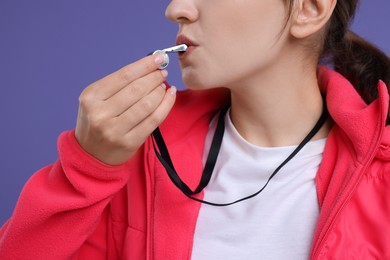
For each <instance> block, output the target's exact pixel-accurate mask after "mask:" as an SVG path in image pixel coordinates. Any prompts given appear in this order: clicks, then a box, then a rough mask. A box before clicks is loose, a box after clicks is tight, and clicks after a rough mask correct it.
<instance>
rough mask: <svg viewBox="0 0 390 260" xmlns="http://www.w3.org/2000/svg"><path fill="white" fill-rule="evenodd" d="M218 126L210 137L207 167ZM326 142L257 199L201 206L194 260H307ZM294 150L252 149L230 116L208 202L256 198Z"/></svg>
mask: <svg viewBox="0 0 390 260" xmlns="http://www.w3.org/2000/svg"><path fill="white" fill-rule="evenodd" d="M216 121H217V118H215V119H214V120H213V122H212V123H211V126H210V131H209V133H208V135H207V139H206V145H205V152H204V161H205V159H206V158H207V154H208V150H209V147H210V144H211V140H212V137H213V135H214V129H215V125H216V123H217V122H216ZM325 141H326V140H325V139H321V140H316V141H311V142H309V143H308V144H306V146H305V147H304V148H303V149H302V150H301V151H300V152H299V153H298V154H297V155H296V156H295V157H294V158H293V159H292V160H291V161H290V162H288V163H287V164H286V165H285V166H284V167H283V168H282V169H281V170H280V171H279V172H278V174H277V175H276V176H275V177H274V178H273V179H272V180H271V182H270V183H269V184H268V186H267V187H266V188H265V189H264V190H263V192H262V193H260V194H259V195H258V196H256V197H254V198H251V199H249V200H246V201H243V202H239V203H238V204H234V205H231V206H227V207H215V206H210V205H206V204H202V206H201V209H200V212H199V217H198V220H197V224H196V230H195V236H194V244H193V251H192V260H208V259H213V260H216V259H223V260H230V259H234V260H242V259H245V260H248V259H277V260H281V259H289V260H290V259H308V258H309V253H310V249H311V243H312V238H313V234H314V229H315V226H316V222H317V218H318V214H319V205H318V200H317V193H316V187H315V180H314V179H315V175H316V173H317V170H318V167H319V165H320V162H321V160H322V154H323V150H324V146H325ZM295 148H296V146H287V147H274V148H268V147H258V146H255V145H252V144H250V143H248V142H247V141H246V140H244V139H243V138H242V136H240V134H239V133H238V132H237V130H236V129H235V127H234V125H233V124H232V122H231V120H230V117H229V112H228V113H227V114H226V116H225V135H224V138H223V141H222V145H221V150H220V153H219V156H218V160H217V162H216V165H215V168H214V172H213V176H212V177H211V180H210V183H209V185H208V186H207V187H206V188H205V197H204V200H207V201H211V202H215V203H226V202H231V201H235V200H237V199H240V198H243V197H246V196H247V195H250V194H253V193H255V192H256V191H258V190H259V189H260V188H262V187H263V185H264V184H265V183H266V181H267V180H268V178H269V177H270V175H271V174H272V173H273V172H274V170H275V169H276V168H277V167H278V166H279V165H280V164H281V163H282V162H283V161H284V160H285V159H286V158H287V157H288V156H289V155H290V154H291V153H292V151H293V150H294V149H295Z"/></svg>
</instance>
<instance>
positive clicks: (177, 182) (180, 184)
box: [152, 102, 328, 206]
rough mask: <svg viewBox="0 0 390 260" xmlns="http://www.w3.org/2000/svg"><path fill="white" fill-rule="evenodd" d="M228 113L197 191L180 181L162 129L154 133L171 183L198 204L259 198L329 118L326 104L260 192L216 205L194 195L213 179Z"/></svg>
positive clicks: (214, 139) (154, 144)
mask: <svg viewBox="0 0 390 260" xmlns="http://www.w3.org/2000/svg"><path fill="white" fill-rule="evenodd" d="M227 111H228V107H227V108H225V109H223V110H222V111H221V112H220V114H219V118H218V124H217V128H216V130H215V133H214V137H213V140H212V143H211V147H210V151H209V154H208V156H207V161H206V164H205V167H204V170H203V173H202V178H201V180H200V182H199V185H198V187H197V188H196V189H195V191H192V190H191V189H190V188H189V187H188V186H187V185H186V184H185V183H184V182H183V181H182V180H181V179H180V177H179V175H178V174H177V172H176V170H175V167H174V166H173V163H172V160H171V157H170V156H169V152H168V149H167V146H166V144H165V142H164V139H163V137H162V135H161V132H160V129H159V128H156V130H154V132H153V133H152V139H153V140H152V141H153V148H154V151H155V153H156V155H157V158H158V159H159V161H160V162H161V164H162V165H163V166H164V168H165V170H166V171H167V173H168V176H169V178H170V179H171V181H172V182H173V184H175V186H176V187H177V188H179V189H180V190H181V191H182V192H183V194H184V195H186V196H187V197H188V198H190V199H192V200H195V201H198V202H201V203H204V204H208V205H212V206H229V205H232V204H235V203H238V202H240V201H244V200H247V199H250V198H253V197H255V196H257V195H258V194H260V193H261V192H262V191H263V190H264V189H265V187H267V185H268V183H269V182H270V181H271V179H272V178H273V177H275V175H276V174H277V173H278V172H279V170H280V169H282V168H283V166H284V165H286V163H288V162H289V161H290V160H291V159H292V158H293V157H294V156H295V155H296V154H297V153H298V152H299V151H300V150H301V149H302V148H303V147H304V146H305V145H306V144H307V143H308V142H309V141H310V140H311V139H312V138H313V136H314V135H315V134H316V133H317V132H318V131H319V130H320V129H321V127H322V126H323V125H324V123H325V121H326V119H327V117H328V111H327V108H326V105H325V102H324V106H323V110H322V114H321V117H320V118H319V119H318V121H317V123H316V124H315V126H314V128H313V129H312V130H311V131H310V132H309V134H308V135H307V136H306V137H305V138H304V139H303V140H302V142H301V143H300V144H299V145H298V146H297V148H295V150H294V151H293V152H292V153H291V154H290V155H289V156H288V157H287V158H286V159H285V160H284V161H283V162H282V163H281V164H280V165H279V166H278V167H277V168H276V169H275V171H274V172H273V173H272V174H271V176H270V177H269V179H268V180H267V182H266V183H265V185H264V186H263V187H262V188H261V189H260V190H259V191H257V192H255V193H254V194H252V195H249V196H247V197H244V198H241V199H238V200H236V201H233V202H228V203H214V202H209V201H205V200H201V199H198V198H196V197H194V195H196V194H198V193H200V192H201V191H202V190H203V189H204V188H205V187H206V186H207V184H208V183H209V181H210V179H211V175H212V173H213V170H214V166H215V163H216V162H217V158H218V153H219V150H220V148H221V144H222V139H223V135H224V132H225V120H224V117H225V114H226V112H227ZM156 144H157V146H158V149H157V147H156Z"/></svg>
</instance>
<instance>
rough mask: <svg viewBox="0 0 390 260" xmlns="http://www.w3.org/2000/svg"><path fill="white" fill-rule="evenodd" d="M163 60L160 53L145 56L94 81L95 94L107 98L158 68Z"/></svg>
mask: <svg viewBox="0 0 390 260" xmlns="http://www.w3.org/2000/svg"><path fill="white" fill-rule="evenodd" d="M163 61H164V57H163V56H162V55H161V54H154V55H149V56H146V57H144V58H142V59H140V60H137V61H135V62H133V63H131V64H129V65H127V66H125V67H123V68H121V69H119V70H117V71H115V72H113V73H111V74H109V75H107V76H106V77H104V78H102V79H101V80H99V81H97V82H95V83H94V84H93V85H95V86H94V87H95V88H96V89H95V90H96V94H97V96H98V97H99V98H100V99H103V100H104V99H107V98H109V97H111V96H113V95H114V94H116V93H117V92H119V91H120V90H121V89H122V88H124V87H125V86H127V85H128V84H130V83H131V82H133V81H135V80H137V79H139V78H142V77H144V76H146V75H148V74H150V73H152V72H153V71H156V70H157V69H159V67H160V65H161V64H162V62H163Z"/></svg>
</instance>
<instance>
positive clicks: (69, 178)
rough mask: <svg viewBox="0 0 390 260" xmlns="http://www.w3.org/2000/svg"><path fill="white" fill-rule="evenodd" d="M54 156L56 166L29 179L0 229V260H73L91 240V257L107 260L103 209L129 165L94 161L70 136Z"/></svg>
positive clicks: (121, 183)
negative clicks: (114, 164)
mask: <svg viewBox="0 0 390 260" xmlns="http://www.w3.org/2000/svg"><path fill="white" fill-rule="evenodd" d="M58 150H59V159H58V161H57V162H55V163H54V164H53V165H51V166H48V167H45V168H43V169H41V170H40V171H38V172H36V173H35V174H34V175H33V176H32V177H31V178H30V180H29V181H28V182H27V183H26V185H25V187H24V188H23V190H22V192H21V194H20V197H19V200H18V202H17V205H16V208H15V211H14V213H13V215H12V217H11V218H10V219H9V220H8V221H7V222H6V223H5V224H4V226H3V227H2V228H1V229H0V259H74V258H76V256H77V255H78V253H79V250H80V248H81V249H82V250H84V249H85V243H86V241H87V240H88V241H90V238H91V237H93V238H94V239H93V241H90V242H91V243H93V245H95V247H93V246H91V245H89V247H90V248H95V249H96V252H94V253H93V254H101V256H102V258H105V256H104V254H105V249H104V246H105V244H106V242H105V241H104V240H106V237H105V235H104V234H105V231H104V226H105V224H104V222H105V221H106V218H107V217H106V214H105V213H106V210H105V209H106V207H107V205H108V204H109V202H110V200H111V198H112V197H113V196H114V195H115V194H116V193H117V192H118V191H119V190H120V189H121V188H123V187H124V186H125V185H126V183H127V181H128V176H129V169H128V167H127V164H123V165H120V166H109V165H106V164H104V163H102V162H100V161H98V160H97V159H95V158H94V157H92V156H91V155H89V154H88V153H87V152H86V151H84V150H83V149H82V148H81V147H80V145H79V144H78V142H77V140H76V138H75V136H74V131H69V132H65V133H63V134H62V135H61V136H60V137H59V141H58ZM99 223H100V225H99ZM99 234H100V235H99ZM92 235H93V236H92ZM87 244H88V243H87ZM94 259H96V258H94Z"/></svg>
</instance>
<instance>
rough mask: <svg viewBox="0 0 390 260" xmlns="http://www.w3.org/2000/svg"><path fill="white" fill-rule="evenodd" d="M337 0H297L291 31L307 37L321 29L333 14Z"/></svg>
mask: <svg viewBox="0 0 390 260" xmlns="http://www.w3.org/2000/svg"><path fill="white" fill-rule="evenodd" d="M336 3H337V0H297V1H296V3H295V5H294V7H293V15H292V16H291V27H290V33H291V35H292V36H293V37H295V38H298V39H301V38H306V37H308V36H310V35H313V34H314V33H316V32H318V31H320V30H321V29H322V28H324V26H325V25H326V23H327V22H328V21H329V19H330V17H331V16H332V13H333V10H334V8H335V6H336Z"/></svg>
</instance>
